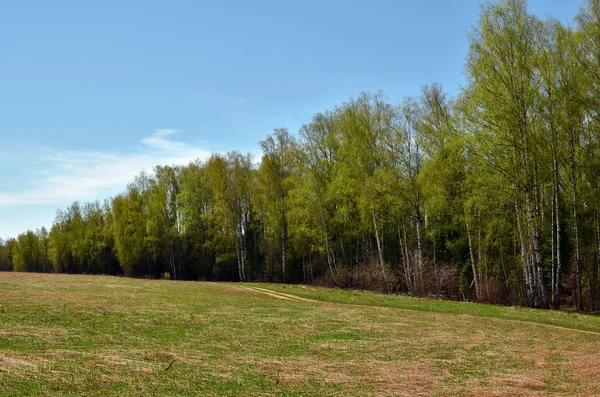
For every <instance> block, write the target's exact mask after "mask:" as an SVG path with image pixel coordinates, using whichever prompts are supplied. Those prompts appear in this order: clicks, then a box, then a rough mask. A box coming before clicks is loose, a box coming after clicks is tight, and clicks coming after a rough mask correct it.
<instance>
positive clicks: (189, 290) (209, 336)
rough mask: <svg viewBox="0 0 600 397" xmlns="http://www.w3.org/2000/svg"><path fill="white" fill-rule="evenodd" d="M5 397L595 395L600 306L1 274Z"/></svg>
mask: <svg viewBox="0 0 600 397" xmlns="http://www.w3.org/2000/svg"><path fill="white" fill-rule="evenodd" d="M0 394H2V395H82V394H85V395H102V396H104V395H144V396H146V395H286V396H287V395H407V396H409V395H410V396H415V395H434V396H436V395H437V396H446V395H473V396H481V395H498V396H505V395H527V396H530V395H552V394H555V395H585V396H589V395H597V394H600V318H599V317H596V316H589V315H587V316H586V315H579V314H575V313H566V312H548V311H532V310H527V309H520V308H510V307H498V306H486V305H476V304H467V303H459V302H443V301H436V300H425V299H414V298H408V297H399V296H386V295H380V294H374V293H367V292H354V291H340V290H330V289H321V288H313V287H305V286H283V285H269V284H226V283H222V284H214V283H197V282H173V281H152V280H135V279H126V278H115V277H99V276H68V275H51V274H45V275H41V274H23V273H21V274H19V273H0Z"/></svg>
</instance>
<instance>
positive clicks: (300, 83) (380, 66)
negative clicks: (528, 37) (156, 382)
mask: <svg viewBox="0 0 600 397" xmlns="http://www.w3.org/2000/svg"><path fill="white" fill-rule="evenodd" d="M579 4H580V2H579V1H571V0H530V1H529V6H530V9H531V11H532V12H534V13H535V14H537V15H539V16H546V15H548V14H551V15H553V16H555V17H557V18H559V19H560V20H562V21H564V22H566V23H569V22H570V21H571V20H572V18H573V17H574V16H575V14H576V12H577V10H578V8H579ZM478 13H479V5H478V1H476V0H456V1H447V0H420V1H412V0H387V1H383V0H381V1H378V0H375V1H355V0H345V1H341V0H339V1H331V0H320V1H315V0H308V1H295V2H288V1H241V0H240V1H231V0H229V1H227V0H225V1H200V0H195V1H194V0H172V1H167V0H161V1H158V0H143V1H142V0H126V1H121V0H120V1H117V0H104V1H79V0H70V1H66V0H56V1H45V0H20V1H11V2H4V3H3V5H2V10H1V11H0V51H1V54H0V237H8V236H16V235H17V234H18V233H20V232H22V231H24V230H26V229H35V228H38V227H41V226H46V227H49V226H50V225H51V223H52V220H53V219H54V216H55V211H56V209H57V208H64V207H66V206H68V205H70V203H71V202H72V201H74V200H82V201H86V200H95V199H99V200H103V199H104V198H108V197H111V196H113V195H114V194H115V193H118V192H120V191H122V190H123V189H124V188H125V186H126V183H127V182H128V181H131V180H132V178H133V175H135V174H137V173H139V171H141V170H142V169H145V170H147V171H150V170H151V168H152V166H153V165H156V164H171V163H179V162H180V163H187V162H188V161H190V160H191V159H193V158H196V157H200V158H203V157H205V156H207V154H208V153H209V152H210V151H226V150H234V149H238V150H242V151H251V152H252V153H256V154H258V141H260V140H261V139H263V138H264V137H265V136H266V135H267V134H268V133H270V132H271V131H272V129H273V128H274V127H280V126H285V127H288V128H289V129H290V130H291V131H292V132H294V133H296V132H297V131H298V128H299V127H300V126H301V125H302V124H303V123H305V122H307V121H309V120H310V118H311V116H312V115H313V114H314V113H316V112H318V111H323V110H325V109H331V108H332V107H334V106H335V105H337V104H339V103H341V102H342V101H344V100H346V99H348V98H349V97H351V96H356V95H357V94H358V93H360V92H361V91H378V90H383V91H384V92H385V93H386V94H387V96H388V98H389V100H390V101H392V102H399V101H400V100H401V99H402V98H403V97H405V96H412V95H418V94H419V91H420V87H421V85H423V84H428V83H431V82H440V83H442V84H443V85H444V87H445V89H446V90H447V92H448V93H450V94H451V95H453V94H455V93H456V92H457V89H458V88H459V87H460V85H461V84H463V82H464V78H463V64H464V58H465V55H466V53H467V49H468V47H467V41H466V39H465V34H466V32H467V31H468V30H469V29H470V27H471V26H472V25H474V24H476V22H477V17H478Z"/></svg>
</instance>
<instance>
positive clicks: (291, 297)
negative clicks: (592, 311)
mask: <svg viewBox="0 0 600 397" xmlns="http://www.w3.org/2000/svg"><path fill="white" fill-rule="evenodd" d="M244 288H245V289H247V290H250V291H254V292H258V293H262V294H265V295H268V296H271V297H273V298H278V299H284V300H291V301H300V302H311V303H321V304H322V303H330V304H341V305H350V306H362V307H377V308H386V309H392V310H411V311H415V310H414V309H405V308H399V307H398V308H397V307H387V306H377V305H369V304H356V303H342V302H330V301H318V300H314V299H308V298H302V297H300V296H295V295H290V294H284V293H283V292H275V291H272V290H268V289H265V288H259V287H244ZM432 313H434V312H432ZM461 316H468V317H471V318H480V319H484V320H492V321H504V322H509V323H517V324H524V325H534V326H538V327H545V328H552V329H557V330H561V331H572V332H577V333H581V334H587V335H596V336H600V332H596V331H587V330H583V329H576V328H568V327H561V326H560V325H552V324H544V323H536V322H533V321H525V320H512V319H508V318H499V317H488V316H474V315H472V314H461Z"/></svg>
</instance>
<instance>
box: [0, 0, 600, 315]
mask: <svg viewBox="0 0 600 397" xmlns="http://www.w3.org/2000/svg"><path fill="white" fill-rule="evenodd" d="M599 18H600V1H598V0H588V1H587V2H586V3H585V4H584V5H583V7H582V8H581V11H580V13H579V15H578V17H577V24H576V25H575V26H572V27H566V26H564V25H563V24H562V23H560V22H558V21H556V20H554V19H547V20H540V19H538V18H536V17H535V16H533V15H532V14H530V13H529V12H528V10H527V4H526V2H525V1H524V0H502V1H489V2H484V3H483V5H482V7H481V14H480V19H479V22H478V24H477V25H476V26H475V27H474V28H473V29H472V31H471V32H470V34H469V37H468V42H469V52H468V54H467V58H466V68H465V69H466V70H465V72H466V77H467V84H466V86H465V87H464V89H463V90H462V91H461V93H460V94H459V95H458V96H457V97H456V98H448V97H446V95H445V94H444V92H443V88H442V86H441V85H440V84H437V83H434V84H431V85H426V86H423V88H422V92H421V95H419V96H418V97H414V98H405V99H404V100H403V101H402V102H401V103H399V104H392V103H389V101H388V100H387V98H386V97H385V96H384V94H383V93H375V94H370V93H361V94H360V95H358V96H357V97H356V98H350V99H349V100H348V101H346V102H344V103H341V104H340V105H339V106H337V107H335V108H333V109H331V110H327V111H323V112H321V113H317V114H316V115H315V116H314V117H313V118H312V120H310V122H309V123H307V124H306V125H304V126H303V127H302V128H301V129H300V131H299V134H298V136H297V137H296V136H294V135H293V134H292V133H290V132H289V131H288V130H287V129H285V128H278V129H275V130H274V131H273V133H272V134H271V135H269V136H267V137H266V138H265V140H263V141H262V142H260V147H261V149H262V157H261V158H260V159H259V160H258V162H257V163H254V160H253V159H252V157H251V156H250V155H244V154H241V153H239V152H229V153H224V154H213V155H212V156H211V157H210V158H209V159H208V160H207V161H200V160H197V161H196V162H194V163H191V164H188V165H178V166H158V167H156V168H155V169H154V170H153V172H152V173H151V174H145V173H142V174H140V175H139V176H138V177H137V178H136V179H135V181H134V182H133V183H132V184H131V185H130V186H129V187H128V188H127V190H126V191H125V192H123V193H121V194H119V195H117V196H116V197H114V198H113V199H111V200H108V201H107V202H105V203H104V205H100V204H99V203H88V204H83V205H81V204H79V203H74V204H73V205H72V206H71V207H69V208H68V209H66V210H64V211H59V212H58V214H57V217H56V220H55V222H54V225H53V226H52V229H51V230H50V233H46V231H45V230H41V231H39V232H37V233H33V232H28V233H25V234H23V235H21V236H19V237H18V238H17V239H16V240H14V241H13V240H10V241H8V242H0V269H2V270H11V269H14V270H17V271H51V270H53V271H55V272H73V273H108V274H119V273H125V274H126V275H129V276H140V277H141V276H148V277H154V278H159V277H161V276H162V275H164V274H167V273H168V274H170V275H171V277H172V278H173V279H177V280H180V279H207V280H241V281H243V280H277V281H284V282H287V281H291V282H300V281H302V282H308V281H311V282H323V283H331V284H334V285H338V286H343V287H356V286H361V285H367V286H368V287H369V288H379V289H382V290H386V291H401V292H407V293H409V294H411V295H431V294H433V295H444V296H449V297H453V298H457V299H474V300H479V301H486V302H497V303H510V304H526V305H528V306H532V307H542V308H547V307H549V306H550V304H553V306H554V307H557V308H558V307H559V306H560V305H561V304H564V303H567V304H574V306H575V307H576V308H577V309H579V310H583V309H589V310H596V309H598V308H600V178H598V175H599V174H600V160H599V159H600V117H599V116H600V113H599V112H598V110H597V109H598V105H599V104H600V77H599V76H600V57H598V56H597V54H599V53H600V27H599V26H600V23H599V22H600V19H599ZM50 264H51V266H50ZM359 279H360V280H359ZM584 295H585V296H584ZM584 297H585V298H587V299H584Z"/></svg>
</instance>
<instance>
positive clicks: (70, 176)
mask: <svg viewBox="0 0 600 397" xmlns="http://www.w3.org/2000/svg"><path fill="white" fill-rule="evenodd" d="M175 133H176V131H175V130H159V131H157V132H155V133H154V134H152V135H150V136H149V137H146V138H144V139H143V140H142V141H141V145H140V147H139V148H137V149H134V150H131V151H130V152H128V153H104V152H97V151H58V152H56V153H55V154H53V155H52V156H48V157H47V158H46V159H45V165H44V168H40V169H38V170H35V171H34V172H35V174H37V176H38V180H36V181H34V182H32V183H31V184H30V187H26V188H24V189H22V190H20V191H15V192H8V193H0V206H8V205H19V204H20V205H23V204H53V203H56V204H64V203H70V202H72V201H75V200H100V199H103V198H106V197H109V196H112V195H115V194H117V193H119V192H121V191H123V190H124V189H125V187H126V186H127V184H128V183H130V182H132V181H133V178H134V177H135V176H136V175H138V174H139V173H140V172H141V171H147V172H151V171H152V169H153V168H154V167H155V166H156V165H175V164H188V163H189V162H191V161H194V160H196V159H202V160H205V159H207V158H208V157H209V156H210V154H211V152H210V151H207V150H205V149H202V148H201V147H198V146H196V145H193V144H189V143H186V142H181V141H176V140H173V139H172V138H173V135H174V134H175Z"/></svg>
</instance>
